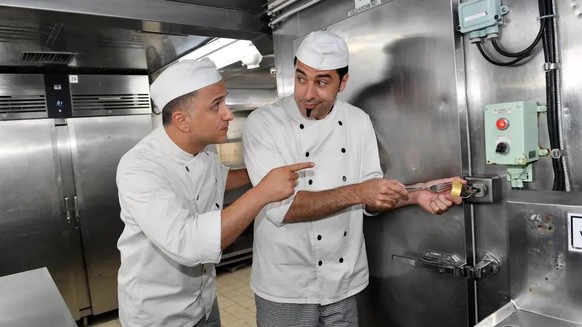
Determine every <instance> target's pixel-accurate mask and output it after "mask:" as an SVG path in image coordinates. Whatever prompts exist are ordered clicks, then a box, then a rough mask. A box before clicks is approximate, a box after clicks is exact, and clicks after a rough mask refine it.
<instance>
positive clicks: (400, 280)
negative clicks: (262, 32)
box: [274, 0, 469, 326]
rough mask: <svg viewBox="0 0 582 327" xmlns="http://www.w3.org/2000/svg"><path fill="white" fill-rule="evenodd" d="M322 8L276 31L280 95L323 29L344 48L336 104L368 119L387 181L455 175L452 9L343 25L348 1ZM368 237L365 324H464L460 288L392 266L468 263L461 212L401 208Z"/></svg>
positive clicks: (418, 7)
mask: <svg viewBox="0 0 582 327" xmlns="http://www.w3.org/2000/svg"><path fill="white" fill-rule="evenodd" d="M324 3H326V2H322V5H321V6H320V5H319V4H318V5H316V6H314V7H313V8H310V10H308V11H305V12H301V13H300V14H299V15H298V16H297V17H295V18H292V19H289V20H288V21H285V23H284V24H283V25H281V27H280V28H279V29H278V30H276V31H275V34H274V38H275V40H276V41H275V55H276V58H277V59H276V62H277V73H278V76H277V77H278V80H279V84H278V85H279V86H280V90H279V93H280V94H281V93H282V94H283V95H286V94H291V93H292V90H293V89H292V85H293V64H292V60H293V53H294V49H295V48H296V47H297V46H298V44H299V42H300V41H301V39H302V37H303V36H304V35H305V34H307V33H308V32H311V31H312V30H315V29H319V28H322V27H326V28H327V30H330V31H333V32H336V33H338V34H340V35H342V36H344V37H345V38H346V41H347V43H348V46H349V48H350V80H349V82H348V87H347V88H346V90H345V91H344V92H342V93H341V94H340V97H341V98H342V99H345V100H347V101H348V102H350V103H352V104H354V105H357V106H359V107H360V108H362V109H363V110H364V111H366V112H367V113H368V114H369V115H370V116H371V118H372V122H373V124H374V127H375V130H376V134H377V137H378V142H379V145H380V156H381V162H382V168H383V169H384V171H385V175H386V176H389V177H390V178H397V179H400V180H401V181H402V182H405V183H409V182H418V181H424V180H430V179H435V178H441V177H446V176H454V175H460V174H461V171H462V166H461V164H462V161H461V153H460V151H461V144H460V135H461V130H460V126H459V124H460V121H459V112H458V108H457V94H456V92H457V89H456V87H455V85H456V84H455V83H456V78H457V76H456V73H455V68H456V63H455V35H454V33H453V23H452V22H453V18H452V9H451V3H450V2H449V1H445V0H440V1H431V2H430V3H429V2H426V1H420V0H416V1H391V2H388V3H386V4H382V5H381V6H379V7H376V8H374V9H372V10H370V11H367V12H364V13H361V14H358V15H356V16H354V17H352V18H349V19H345V18H346V16H347V11H348V10H349V9H353V1H336V2H334V4H333V6H330V5H329V2H327V7H325V8H327V10H329V11H330V12H331V13H330V14H329V15H328V13H327V12H325V13H324V9H323V8H324V7H323V4H324ZM332 8H333V9H332ZM428 13H430V15H429V14H428ZM336 19H337V20H338V21H339V22H337V23H336V22H335V21H336ZM340 20H341V21H340ZM328 21H331V22H333V24H331V25H328V26H326V25H323V23H325V22H328ZM291 42H292V43H291ZM291 44H292V45H291ZM281 88H282V90H281ZM364 229H365V235H366V244H367V246H366V247H367V250H368V259H369V264H370V286H368V288H367V289H366V290H365V291H364V292H363V293H362V294H361V296H360V297H359V304H360V306H359V307H360V317H361V324H362V325H363V326H386V325H391V326H423V325H431V326H466V325H468V323H469V322H468V316H467V312H468V295H467V287H468V285H467V282H466V281H465V280H459V279H454V278H452V277H447V276H442V275H439V274H435V273H431V272H427V271H424V270H421V269H417V268H413V267H410V266H406V265H403V264H401V263H398V262H395V261H393V260H391V256H392V255H393V254H395V255H402V256H407V257H418V256H419V255H420V254H421V253H423V252H425V251H427V250H435V251H441V252H448V253H451V254H455V255H457V256H458V257H461V258H465V257H466V252H465V223H464V215H463V210H462V208H454V209H452V210H451V211H450V212H448V213H447V214H446V215H444V216H442V217H433V216H430V215H429V214H428V213H426V212H424V211H423V210H421V209H419V208H402V209H399V210H396V211H393V212H389V213H386V214H382V215H380V216H379V217H375V218H367V219H366V220H365V228H364Z"/></svg>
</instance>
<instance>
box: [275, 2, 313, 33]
mask: <svg viewBox="0 0 582 327" xmlns="http://www.w3.org/2000/svg"><path fill="white" fill-rule="evenodd" d="M321 1H322V0H313V1H310V2H307V3H305V4H303V5H301V6H299V7H297V8H293V9H292V10H290V11H288V12H286V13H284V14H283V15H281V16H279V17H277V18H276V19H274V20H272V21H271V22H270V23H269V26H270V27H271V28H272V27H273V26H274V25H275V24H277V23H279V22H281V21H283V20H284V19H286V18H287V17H289V16H291V15H293V14H295V13H298V12H300V11H302V10H304V9H307V8H309V7H311V6H313V5H314V4H316V3H318V2H321ZM293 2H295V1H293Z"/></svg>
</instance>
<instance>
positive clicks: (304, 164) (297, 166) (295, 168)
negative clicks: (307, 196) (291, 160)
mask: <svg viewBox="0 0 582 327" xmlns="http://www.w3.org/2000/svg"><path fill="white" fill-rule="evenodd" d="M286 167H287V169H289V170H290V171H298V170H303V169H307V168H313V167H315V163H313V162H299V163H296V164H292V165H288V166H286Z"/></svg>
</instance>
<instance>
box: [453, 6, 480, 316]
mask: <svg viewBox="0 0 582 327" xmlns="http://www.w3.org/2000/svg"><path fill="white" fill-rule="evenodd" d="M460 2H461V1H460V0H452V1H451V15H452V21H453V26H452V29H451V30H452V31H453V32H452V33H453V40H454V43H455V59H454V60H455V70H456V89H457V110H458V117H459V131H460V141H461V149H460V150H461V169H462V173H463V175H471V173H472V170H473V168H472V163H471V141H470V126H469V104H468V102H467V85H466V81H467V70H466V68H465V67H466V62H465V51H464V50H465V49H464V42H463V38H462V37H461V36H458V35H456V32H455V28H454V26H456V25H457V22H456V17H457V16H456V13H457V8H458V6H459V3H460ZM463 213H464V223H465V256H466V262H467V264H468V265H475V262H476V257H477V255H476V243H475V212H474V207H473V205H470V204H469V205H467V204H465V205H464V208H463ZM478 316H479V315H478V303H477V282H476V281H472V280H467V320H468V322H469V324H470V325H474V324H476V323H477V321H478Z"/></svg>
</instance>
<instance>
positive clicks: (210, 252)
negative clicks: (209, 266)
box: [197, 211, 222, 264]
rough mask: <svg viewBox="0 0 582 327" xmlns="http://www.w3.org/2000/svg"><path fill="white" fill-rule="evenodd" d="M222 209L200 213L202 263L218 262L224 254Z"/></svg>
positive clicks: (199, 233)
mask: <svg viewBox="0 0 582 327" xmlns="http://www.w3.org/2000/svg"><path fill="white" fill-rule="evenodd" d="M221 213H222V212H221V211H211V212H207V213H204V214H201V215H198V229H197V230H198V237H199V240H200V242H199V244H200V245H201V249H200V262H201V263H203V264H204V263H218V262H220V257H221V256H222V249H221V245H220V243H221V242H220V239H221V236H222V235H221V232H222V230H221V225H222V224H221Z"/></svg>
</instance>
